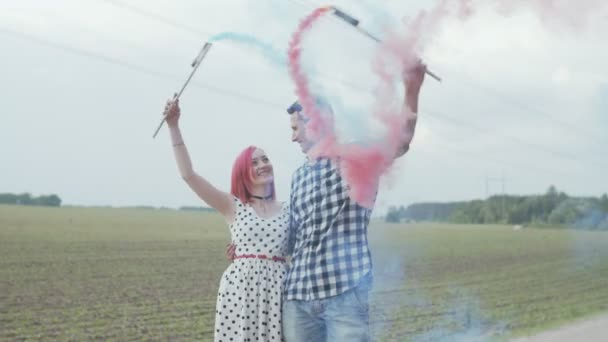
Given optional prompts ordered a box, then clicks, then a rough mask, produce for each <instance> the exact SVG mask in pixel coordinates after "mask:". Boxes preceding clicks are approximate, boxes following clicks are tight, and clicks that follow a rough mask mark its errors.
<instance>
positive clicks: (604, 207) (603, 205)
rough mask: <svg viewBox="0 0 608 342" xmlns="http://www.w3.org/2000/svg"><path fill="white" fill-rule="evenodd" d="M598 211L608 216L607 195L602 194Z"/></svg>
mask: <svg viewBox="0 0 608 342" xmlns="http://www.w3.org/2000/svg"><path fill="white" fill-rule="evenodd" d="M600 209H601V210H602V212H604V213H606V214H608V195H607V194H603V195H602V197H600Z"/></svg>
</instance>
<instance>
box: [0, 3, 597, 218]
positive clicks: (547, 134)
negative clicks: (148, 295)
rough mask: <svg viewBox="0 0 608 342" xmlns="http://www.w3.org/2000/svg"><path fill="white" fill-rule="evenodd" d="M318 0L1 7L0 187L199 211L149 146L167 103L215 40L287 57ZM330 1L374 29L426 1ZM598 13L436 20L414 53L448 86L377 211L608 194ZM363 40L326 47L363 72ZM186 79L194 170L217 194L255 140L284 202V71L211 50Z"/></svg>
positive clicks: (74, 200) (428, 89)
mask: <svg viewBox="0 0 608 342" xmlns="http://www.w3.org/2000/svg"><path fill="white" fill-rule="evenodd" d="M588 1H591V0H588ZM315 3H317V1H313V2H311V1H309V0H298V1H296V0H289V1H287V0H255V1H253V0H251V1H246V0H222V1H219V0H218V1H200V0H198V1H194V0H179V1H178V0H176V1H160V0H145V1H144V0H122V1H120V2H119V1H102V0H55V1H52V2H51V1H42V0H38V1H34V0H20V1H10V0H0V44H1V53H0V75H1V77H0V93H1V96H0V104H1V107H2V114H1V115H2V120H1V123H0V158H1V161H0V192H12V193H22V192H30V193H32V194H34V195H40V194H51V193H55V194H58V195H59V196H60V197H61V198H62V199H63V201H64V203H65V204H76V205H115V206H123V205H152V206H171V207H177V206H181V205H201V203H200V201H199V200H198V199H197V198H196V197H195V195H194V194H193V193H191V191H190V190H189V189H188V188H187V186H186V185H185V183H183V181H182V180H181V179H180V177H179V174H178V171H177V168H176V166H175V163H174V160H173V155H172V151H171V146H170V143H169V137H168V132H167V131H166V127H165V128H164V129H163V130H162V131H161V132H160V134H159V136H158V137H157V138H156V139H152V133H153V132H154V129H155V128H156V126H157V125H158V123H159V119H160V115H161V111H162V108H163V106H164V102H165V100H166V99H167V98H168V97H170V96H171V95H172V94H173V92H175V91H177V90H178V89H179V88H180V86H181V85H182V83H183V81H184V80H185V78H186V77H187V76H188V73H189V72H190V66H189V64H190V62H191V61H192V59H193V58H194V57H195V56H196V54H197V53H198V50H199V49H200V48H201V46H202V44H203V43H204V42H205V41H206V40H207V39H208V38H209V37H210V36H211V35H213V34H217V33H220V32H225V31H234V32H244V33H248V34H251V35H254V36H256V37H257V38H259V39H260V40H263V41H267V42H269V43H270V44H273V45H274V46H276V47H279V48H283V49H286V47H287V42H288V40H289V37H290V35H291V34H292V33H293V31H294V29H295V27H296V25H297V23H298V19H299V18H302V17H304V16H305V15H306V14H308V13H309V12H310V11H311V10H312V9H313V7H314V4H315ZM580 3H581V4H584V3H585V1H580ZM591 3H592V2H590V4H591ZM317 4H318V3H317ZM334 4H336V5H339V6H340V7H341V8H342V9H344V10H345V11H347V12H350V13H352V14H354V15H356V16H357V17H359V18H360V19H361V21H362V26H364V27H367V28H368V29H370V30H372V31H374V32H377V33H378V34H380V33H381V32H380V30H379V27H381V25H382V24H385V23H389V24H393V25H399V22H400V19H401V18H402V17H404V16H414V15H416V14H417V13H418V11H419V10H420V9H423V8H429V7H431V6H433V5H434V4H435V1H432V0H427V1H423V0H410V1H396V0H395V1H369V0H366V1H359V2H358V1H335V2H334ZM581 6H582V5H581ZM604 7H605V6H604ZM592 13H593V16H592V17H590V18H589V20H588V21H586V22H583V23H581V22H577V23H576V25H574V26H570V25H563V23H562V22H561V21H560V20H550V19H551V17H547V16H543V17H542V20H541V19H539V16H537V15H534V14H533V12H531V11H526V10H525V9H522V10H520V11H519V12H517V13H515V14H514V15H512V16H509V17H504V16H500V15H498V14H495V13H493V12H492V11H481V12H480V13H479V14H478V15H477V16H475V17H473V18H471V20H469V21H468V22H467V23H461V22H458V21H456V20H454V21H451V22H449V23H448V24H446V25H445V26H444V27H443V28H442V29H441V30H440V31H439V32H438V34H437V35H436V36H435V37H434V40H433V42H432V44H431V45H430V46H429V47H428V49H427V50H426V51H425V56H424V57H425V61H426V62H427V63H428V64H429V66H430V68H432V69H433V71H435V72H436V73H437V74H440V75H441V76H442V77H443V79H444V81H443V82H442V83H441V84H439V83H437V82H434V81H433V80H432V79H427V81H426V83H425V86H424V89H423V93H422V96H421V104H420V119H419V127H418V132H417V135H416V137H415V140H414V143H413V145H412V148H411V151H410V152H409V153H408V154H407V155H406V156H405V157H404V158H402V159H401V160H399V161H398V162H397V163H396V165H395V168H394V169H393V170H392V172H391V174H390V176H389V177H387V179H386V180H385V181H384V182H383V186H382V189H381V192H380V196H379V199H378V207H377V209H378V210H377V211H376V213H377V214H379V213H382V212H384V211H385V209H386V208H387V206H389V205H401V204H403V205H407V204H410V203H413V202H419V201H453V200H465V199H473V198H483V197H485V196H486V194H487V193H489V194H496V193H501V192H502V191H503V182H501V181H499V180H498V179H501V178H503V177H504V190H505V191H506V192H507V193H509V194H532V193H541V192H544V191H545V190H546V189H547V188H548V187H549V186H550V185H551V184H553V185H555V186H557V188H558V189H560V190H563V191H566V192H567V193H569V194H572V195H592V196H599V195H601V194H602V193H604V192H608V182H607V181H606V174H608V157H606V156H608V138H607V134H606V128H607V127H608V45H606V43H605V39H606V38H605V37H606V36H607V35H608V14H606V12H605V11H603V12H602V11H599V10H598V11H592ZM548 19H549V20H548ZM366 25H367V26H366ZM322 31H323V32H316V33H313V34H317V35H318V36H319V39H320V38H321V37H323V39H329V40H334V41H336V42H341V39H342V38H341V37H343V35H344V34H345V33H344V31H343V29H341V28H337V27H336V28H335V29H334V28H332V26H331V25H330V26H327V27H324V28H322ZM311 37H313V38H314V36H311ZM313 38H311V39H313ZM361 39H362V41H361V42H360V44H361V45H360V46H359V45H357V44H358V43H357V42H356V41H355V40H354V39H352V38H350V41H349V42H348V44H347V45H348V48H346V47H343V46H342V45H340V44H337V46H338V49H336V50H335V53H336V54H337V56H338V57H339V58H338V59H339V60H340V61H341V62H342V63H343V64H344V67H345V70H347V69H348V67H349V64H350V63H351V60H352V63H359V64H358V65H361V63H362V60H363V63H364V65H368V64H367V62H368V61H367V60H365V58H367V57H366V56H368V55H369V53H368V54H365V53H363V51H367V52H369V50H370V48H369V41H367V42H364V41H363V40H364V38H361ZM345 44H346V43H345ZM348 49H350V50H348ZM357 49H358V50H357ZM310 51H312V50H310ZM341 51H342V52H341ZM353 51H355V52H353ZM356 51H361V53H360V54H359V53H357V52H356ZM324 52H325V54H330V53H331V51H330V52H328V51H324ZM309 53H310V54H313V52H309ZM340 54H342V55H340ZM353 56H355V57H358V59H357V58H355V57H353ZM362 58H363V59H362ZM370 63H371V62H370ZM353 65H354V64H351V65H350V67H351V68H352V66H353ZM336 73H337V74H344V72H341V71H340V70H336ZM193 82H194V84H192V85H191V86H190V87H189V88H188V89H186V91H185V93H184V94H183V97H182V100H181V102H182V125H181V126H182V131H183V135H184V138H185V141H186V144H187V146H188V148H189V150H190V154H191V156H192V159H193V163H194V166H195V169H196V170H197V171H198V172H199V173H200V174H201V175H203V176H204V177H207V178H208V179H209V180H210V181H211V182H213V183H214V184H216V185H217V186H218V187H219V188H220V189H224V190H226V191H227V190H229V182H230V169H231V167H232V162H233V160H234V158H235V156H236V155H237V153H238V152H239V151H241V150H242V149H243V148H244V147H246V146H248V145H250V144H254V145H258V146H260V147H262V148H264V149H265V150H266V152H267V153H268V155H269V157H270V158H271V160H272V161H273V163H274V167H275V175H276V183H277V188H278V196H279V198H280V199H287V198H288V193H289V182H290V178H291V173H292V172H293V171H294V170H295V169H296V168H297V166H299V164H300V163H302V162H303V160H304V156H303V155H302V153H301V152H300V149H299V147H298V146H297V145H296V144H294V143H291V141H290V128H289V117H288V116H287V115H286V114H285V108H286V107H287V106H288V105H289V104H290V103H291V102H292V101H293V100H294V99H295V97H294V88H293V84H292V82H291V80H290V79H289V77H288V75H287V73H286V70H285V69H284V68H281V67H278V66H276V65H273V64H271V63H268V62H267V61H266V60H265V59H264V58H262V57H261V56H260V55H259V54H257V53H256V51H254V50H251V49H249V48H247V47H244V46H239V45H238V44H234V43H230V42H217V43H215V44H214V46H213V48H212V49H211V51H210V53H209V55H208V57H207V58H206V59H205V60H204V62H203V63H202V65H201V67H200V69H199V70H198V72H197V74H196V76H195V79H194V81H193ZM346 100H348V99H346ZM487 177H489V178H491V179H494V180H491V181H490V182H489V183H487V182H486V178H487ZM486 184H489V187H487V186H486Z"/></svg>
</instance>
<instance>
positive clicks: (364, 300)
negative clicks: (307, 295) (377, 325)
mask: <svg viewBox="0 0 608 342" xmlns="http://www.w3.org/2000/svg"><path fill="white" fill-rule="evenodd" d="M369 278H370V277H369V275H368V276H364V277H363V279H362V281H361V282H360V283H359V285H357V287H355V288H353V289H350V290H348V291H346V292H344V293H341V294H339V295H337V296H334V297H329V298H324V299H319V300H309V301H307V300H285V301H283V336H284V338H285V341H287V342H300V341H302V342H311V341H314V342H317V341H318V342H323V341H338V342H341V341H349V342H351V341H352V342H359V341H361V342H369V341H371V337H370V332H369V290H370V283H371V281H370V279H369Z"/></svg>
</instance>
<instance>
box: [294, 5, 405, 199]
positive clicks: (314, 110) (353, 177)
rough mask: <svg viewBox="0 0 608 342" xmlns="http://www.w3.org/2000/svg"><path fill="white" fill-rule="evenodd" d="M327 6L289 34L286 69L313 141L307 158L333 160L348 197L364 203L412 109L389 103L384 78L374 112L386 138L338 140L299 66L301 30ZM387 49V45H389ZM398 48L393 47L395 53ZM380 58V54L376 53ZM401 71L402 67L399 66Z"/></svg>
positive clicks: (389, 85) (390, 157) (372, 192)
mask: <svg viewBox="0 0 608 342" xmlns="http://www.w3.org/2000/svg"><path fill="white" fill-rule="evenodd" d="M330 10H331V8H319V9H316V10H315V11H313V12H312V13H311V14H309V15H308V16H307V17H305V18H304V19H303V20H302V21H301V23H300V25H299V26H298V29H297V30H296V32H295V33H294V34H293V36H292V39H291V41H290V44H289V51H288V57H289V72H290V75H291V77H292V79H293V80H294V83H295V86H296V94H297V96H298V98H299V100H300V102H301V104H302V106H303V107H304V108H305V115H306V116H307V118H308V119H309V121H308V122H307V125H306V130H307V135H308V136H309V137H310V138H311V139H312V140H314V141H316V142H317V143H316V144H315V146H314V147H313V148H311V150H310V151H309V152H308V155H309V157H310V158H313V159H314V158H318V157H327V158H331V159H332V160H334V162H337V163H338V164H339V167H340V172H341V175H342V177H343V178H344V180H345V181H346V182H347V184H348V186H349V195H350V197H351V198H352V199H353V200H355V201H356V202H357V203H359V204H360V205H362V206H365V207H371V206H373V204H374V201H375V196H376V191H377V189H378V181H379V178H380V176H381V175H382V174H383V173H385V172H386V171H387V170H388V168H389V167H390V166H391V164H392V162H393V158H394V156H395V154H396V152H397V149H398V148H399V142H400V141H401V139H402V137H403V132H404V130H403V128H402V127H403V122H405V121H404V116H407V115H411V114H412V113H402V109H401V107H402V106H401V105H395V106H392V105H389V104H393V103H392V102H394V100H393V99H392V98H391V97H390V96H389V93H391V91H390V90H393V89H392V88H394V86H393V85H392V82H388V81H387V82H384V83H386V84H384V88H387V89H381V90H379V91H378V95H379V96H378V103H377V106H376V110H375V113H374V114H375V115H376V116H377V118H378V119H379V120H380V122H382V123H383V125H384V126H385V127H386V129H387V131H388V132H389V133H388V139H386V141H384V142H380V143H376V144H374V145H371V146H360V145H356V144H340V143H339V142H338V140H337V139H336V136H335V132H334V129H333V120H332V119H331V115H328V114H327V113H323V112H322V111H321V110H320V108H318V106H317V104H316V100H315V98H314V96H313V94H312V92H311V90H310V89H309V86H308V84H309V82H308V78H307V77H306V75H305V74H304V72H303V71H302V67H301V60H300V59H301V43H302V38H303V36H304V34H305V33H306V32H307V31H309V30H310V29H311V28H312V27H313V24H314V22H315V21H316V20H318V19H319V18H320V17H321V16H322V15H323V14H325V13H327V12H328V11H330ZM389 50H390V48H389ZM401 51H402V50H401V49H400V48H397V49H395V51H393V52H394V53H393V55H395V54H398V53H399V52H401ZM380 59H381V57H380ZM414 60H415V59H414V58H410V59H409V60H407V61H406V60H404V61H403V63H401V69H402V68H404V67H406V66H407V65H411V64H412V62H413V61H414ZM382 65H383V63H382V62H381V61H380V60H379V61H378V63H377V66H378V72H379V73H383V74H384V75H386V76H387V77H386V78H387V79H388V73H389V71H388V70H383V68H382ZM401 71H402V70H401Z"/></svg>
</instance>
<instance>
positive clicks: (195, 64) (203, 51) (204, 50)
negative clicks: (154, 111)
mask: <svg viewBox="0 0 608 342" xmlns="http://www.w3.org/2000/svg"><path fill="white" fill-rule="evenodd" d="M209 49H211V43H209V42H206V43H205V45H203V48H202V49H201V51H200V52H199V53H198V55H197V56H196V58H195V59H194V61H192V63H191V64H190V66H191V67H192V71H191V72H190V76H188V79H187V80H186V82H185V83H184V85H183V86H182V88H181V89H180V91H179V92H178V93H177V94H175V96H174V97H173V100H177V99H179V97H180V96H182V93H183V92H184V89H186V86H188V83H190V80H191V79H192V76H194V73H195V72H196V70H197V69H198V67H199V66H200V65H201V62H202V61H203V59H204V58H205V56H206V55H207V52H209ZM165 121H166V116H163V119H162V120H161V121H160V124H159V125H158V128H156V131H155V132H154V135H152V138H156V135H157V134H158V131H160V129H161V127H163V124H164V123H165Z"/></svg>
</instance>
